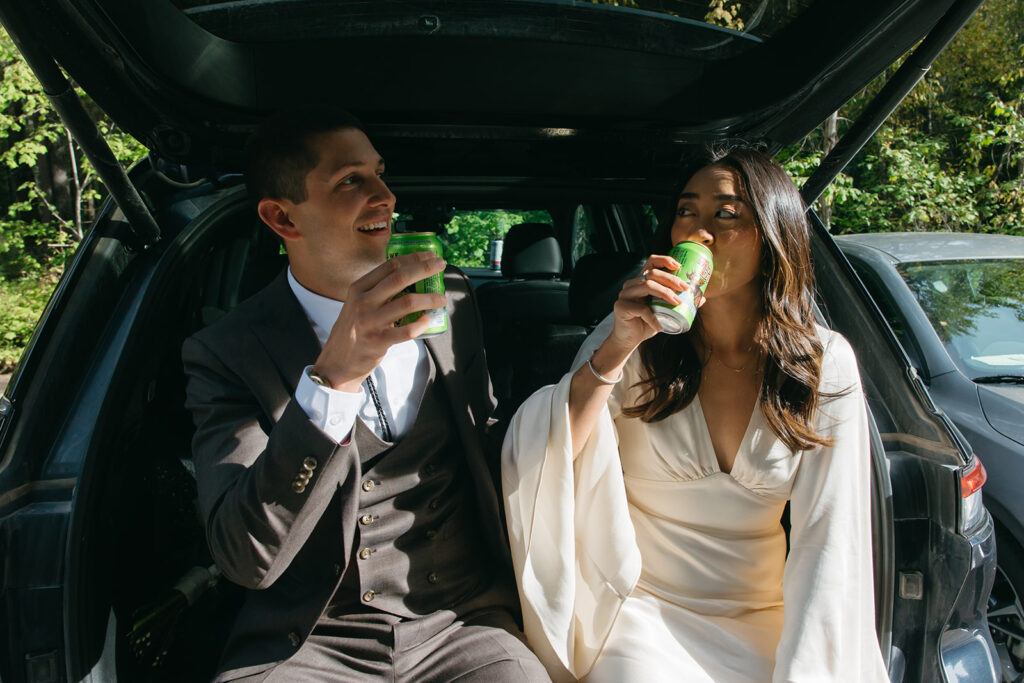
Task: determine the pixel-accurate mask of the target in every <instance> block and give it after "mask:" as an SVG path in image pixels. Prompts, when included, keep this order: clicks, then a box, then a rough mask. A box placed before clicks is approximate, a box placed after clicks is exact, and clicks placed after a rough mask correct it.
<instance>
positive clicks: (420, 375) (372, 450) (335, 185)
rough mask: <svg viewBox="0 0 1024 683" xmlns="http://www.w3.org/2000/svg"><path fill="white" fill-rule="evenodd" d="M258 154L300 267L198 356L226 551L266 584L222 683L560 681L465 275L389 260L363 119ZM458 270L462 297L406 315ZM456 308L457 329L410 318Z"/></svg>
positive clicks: (248, 607)
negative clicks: (550, 665)
mask: <svg viewBox="0 0 1024 683" xmlns="http://www.w3.org/2000/svg"><path fill="white" fill-rule="evenodd" d="M247 155H248V161H247V163H248V167H247V173H246V182H247V184H248V185H249V188H250V191H251V192H252V193H253V194H254V196H255V197H256V198H258V206H257V211H258V213H259V216H260V218H261V219H262V220H263V222H264V223H266V224H267V226H269V227H270V229H271V230H273V231H274V232H275V233H277V235H279V236H280V237H281V239H282V240H283V242H284V244H285V248H286V250H287V253H288V263H289V268H288V271H287V272H286V273H282V274H281V275H280V276H279V277H278V278H277V279H276V280H275V281H274V282H272V283H271V284H270V285H269V286H268V287H266V288H265V289H264V290H263V291H261V292H259V293H258V294H256V295H255V296H254V297H252V298H251V299H249V300H247V301H245V302H243V303H241V304H239V305H238V306H237V307H236V308H235V309H234V310H233V311H231V312H230V313H229V314H228V315H226V316H224V317H223V318H221V319H220V320H219V321H217V322H216V323H215V324H213V325H211V326H210V327H207V328H206V329H203V330H201V331H200V332H199V333H197V334H196V335H195V336H193V337H191V338H190V339H189V340H187V341H186V343H185V346H184V348H183V351H182V356H183V360H184V364H185V369H186V373H187V375H188V388H187V405H188V408H189V409H190V410H191V412H192V415H193V419H194V421H195V424H196V434H195V438H194V441H193V457H194V460H195V465H196V477H197V481H198V487H199V502H200V506H201V508H202V512H203V515H204V517H205V520H206V531H207V536H208V540H209V545H210V548H211V551H212V553H213V556H214V559H215V560H216V562H217V564H218V566H219V567H220V568H221V570H222V571H223V572H224V574H225V576H227V577H228V578H229V579H231V580H232V581H234V582H235V583H238V584H240V585H242V586H244V587H245V588H247V589H249V590H247V591H246V599H245V602H244V604H243V607H242V609H241V612H240V613H239V615H238V618H237V619H236V622H235V626H234V629H233V631H232V634H231V636H230V637H229V640H228V643H227V646H226V648H225V651H224V654H223V656H222V659H221V663H220V666H219V674H218V677H217V680H221V681H226V680H246V681H264V680H266V681H289V682H292V681H324V680H332V681H333V680H344V681H348V680H379V679H386V680H399V681H401V680H408V681H426V680H436V681H447V680H455V679H458V680H460V681H494V680H515V681H520V680H530V681H532V680H548V679H547V675H546V673H545V672H544V669H543V667H542V666H541V665H540V663H539V662H538V661H537V659H536V658H535V657H534V656H533V653H532V652H530V650H529V649H528V648H527V647H526V646H525V644H524V642H523V636H522V633H521V632H520V631H519V628H518V627H517V625H516V618H517V615H518V601H517V598H516V594H515V588H514V586H515V583H514V581H513V579H512V576H511V561H510V558H509V550H508V545H507V540H506V536H505V532H504V529H503V527H502V524H501V517H500V513H499V507H500V506H499V496H498V493H497V491H496V486H495V483H494V481H495V480H494V472H495V468H496V465H495V463H494V458H495V457H496V456H497V454H496V453H489V452H485V447H484V443H485V436H486V434H485V432H486V430H487V429H488V427H489V426H490V424H491V422H492V419H491V414H492V412H493V410H494V399H493V396H492V394H491V390H490V381H489V379H488V375H487V367H486V363H485V360H484V354H483V346H482V341H481V331H480V321H479V316H478V313H477V310H476V303H475V300H474V295H473V291H472V289H471V288H470V286H469V283H468V281H467V279H466V277H465V275H463V274H462V273H461V272H460V271H458V270H457V269H454V268H447V269H446V268H445V263H444V262H443V261H442V260H441V259H439V258H437V257H435V256H433V255H431V254H427V253H419V254H408V255H404V256H399V257H397V258H394V259H391V260H385V248H386V245H387V243H388V239H389V235H390V232H391V217H392V213H393V211H394V206H395V197H394V195H393V194H392V193H391V191H390V190H389V189H388V187H387V185H386V184H385V182H384V180H383V173H384V162H383V160H382V159H381V158H380V155H379V154H378V153H377V151H376V150H375V149H374V148H373V145H372V144H371V143H370V141H369V139H368V138H367V137H366V135H365V134H364V133H363V131H362V130H361V128H360V126H359V124H358V122H357V121H355V120H354V119H353V118H351V117H350V116H349V115H347V114H345V113H343V112H329V111H328V112H324V111H321V112H293V113H290V114H283V115H278V116H276V117H273V118H271V119H270V120H268V121H267V122H265V123H264V125H263V126H262V127H261V128H260V129H259V130H258V131H257V133H256V134H255V135H254V136H253V138H252V139H251V141H250V144H249V147H248V150H247ZM442 270H444V273H445V275H444V278H445V287H446V292H447V295H441V294H409V295H406V296H403V297H400V298H398V299H394V300H393V298H394V296H395V295H396V294H398V293H399V292H401V291H402V290H403V289H404V288H405V287H407V286H408V285H410V284H412V283H414V282H416V281H418V280H420V279H422V278H424V277H426V276H428V275H431V274H436V273H439V272H441V271H442ZM441 306H446V307H447V311H448V314H449V320H450V323H449V332H447V333H445V334H443V335H440V336H437V337H432V338H428V339H425V340H424V339H417V338H416V337H417V336H418V335H419V334H420V333H421V332H423V331H424V330H425V329H426V327H427V324H428V323H427V320H426V316H424V317H422V318H420V319H419V320H417V321H416V322H413V323H412V324H410V325H406V326H403V327H395V326H394V324H393V321H395V320H398V319H400V318H402V317H403V316H404V315H406V314H408V313H412V312H416V311H422V310H426V309H431V308H438V307H441Z"/></svg>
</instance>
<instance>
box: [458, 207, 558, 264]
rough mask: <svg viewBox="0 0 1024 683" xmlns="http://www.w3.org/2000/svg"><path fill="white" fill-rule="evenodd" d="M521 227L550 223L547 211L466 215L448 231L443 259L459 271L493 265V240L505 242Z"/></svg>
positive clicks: (479, 212)
mask: <svg viewBox="0 0 1024 683" xmlns="http://www.w3.org/2000/svg"><path fill="white" fill-rule="evenodd" d="M519 223H548V224H549V225H550V224H551V216H550V215H549V214H548V212H547V211H463V212H459V213H458V214H456V215H455V216H454V217H453V218H452V219H451V221H449V223H448V225H447V226H446V227H445V233H444V235H443V236H442V237H441V241H442V242H443V243H444V258H445V260H446V261H448V262H449V263H451V264H453V265H456V266H460V267H470V268H473V267H486V266H488V265H490V262H489V261H490V254H491V251H490V248H491V240H492V239H497V238H502V237H504V236H505V234H506V233H507V232H508V231H509V228H511V227H512V226H513V225H518V224H519Z"/></svg>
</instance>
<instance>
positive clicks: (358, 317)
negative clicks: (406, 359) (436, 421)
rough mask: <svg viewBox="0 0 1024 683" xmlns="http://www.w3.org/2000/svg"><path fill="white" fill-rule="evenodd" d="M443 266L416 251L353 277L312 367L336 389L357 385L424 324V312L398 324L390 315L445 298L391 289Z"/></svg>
mask: <svg viewBox="0 0 1024 683" xmlns="http://www.w3.org/2000/svg"><path fill="white" fill-rule="evenodd" d="M444 268H445V262H444V260H442V259H440V258H438V257H437V256H435V255H434V254H432V253H430V252H427V251H421V252H416V253H413V254H403V255H401V256H396V257H395V258H392V259H388V260H387V261H385V262H384V263H382V264H381V265H379V266H377V267H376V268H374V269H373V270H371V271H370V272H369V273H367V274H366V275H364V276H363V277H361V278H359V279H358V280H356V281H355V282H353V283H352V285H351V286H350V287H349V290H348V295H347V296H346V297H345V305H344V306H343V307H342V309H341V315H339V316H338V320H337V321H336V322H335V323H334V327H333V328H332V329H331V333H330V335H329V336H328V337H327V342H326V343H325V344H324V348H323V351H321V352H320V356H319V357H318V358H317V359H316V363H314V364H313V369H312V370H313V372H315V373H316V374H318V375H320V376H321V377H323V378H324V379H326V380H327V381H328V382H329V383H330V385H331V386H332V387H333V388H335V389H338V390H340V391H348V392H352V393H356V392H359V391H361V388H360V384H362V382H363V380H364V379H366V377H367V376H368V375H369V374H370V373H371V372H372V371H373V369H374V368H375V367H377V366H378V365H379V364H380V362H381V361H382V360H383V359H384V355H385V354H386V353H387V351H388V349H389V348H391V347H392V346H393V345H395V344H398V343H400V342H404V341H408V340H410V339H415V338H416V337H418V336H419V335H420V334H422V333H423V332H425V331H426V329H427V328H428V327H429V326H430V320H429V318H428V316H425V315H421V316H420V317H419V319H417V320H415V321H414V322H412V323H409V324H408V325H402V326H400V327H395V321H396V320H400V319H401V318H403V317H405V316H407V315H409V314H410V313H416V312H417V311H427V310H430V309H434V308H444V307H445V306H446V305H447V302H448V299H447V297H445V295H444V294H405V295H403V296H401V297H399V298H397V299H395V298H394V297H395V295H396V294H398V293H399V292H401V291H402V290H404V289H405V288H406V287H409V286H410V285H412V284H414V283H416V282H419V281H420V280H422V279H424V278H426V277H429V276H431V275H435V274H437V273H440V272H442V271H443V270H444ZM393 299H394V300H393Z"/></svg>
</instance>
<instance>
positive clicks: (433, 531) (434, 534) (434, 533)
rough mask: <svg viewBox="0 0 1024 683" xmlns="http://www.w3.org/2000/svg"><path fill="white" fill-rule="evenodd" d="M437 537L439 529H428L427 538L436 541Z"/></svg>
mask: <svg viewBox="0 0 1024 683" xmlns="http://www.w3.org/2000/svg"><path fill="white" fill-rule="evenodd" d="M436 537H437V529H427V538H429V539H434V538H436Z"/></svg>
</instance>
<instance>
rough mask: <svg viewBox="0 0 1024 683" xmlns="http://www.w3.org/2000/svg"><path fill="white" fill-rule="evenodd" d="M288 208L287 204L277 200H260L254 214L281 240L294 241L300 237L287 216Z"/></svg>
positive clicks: (288, 204)
mask: <svg viewBox="0 0 1024 683" xmlns="http://www.w3.org/2000/svg"><path fill="white" fill-rule="evenodd" d="M290 208H291V206H290V203H288V202H284V201H281V200H278V199H261V200H260V203H259V204H257V205H256V213H258V214H259V216H260V219H261V220H262V221H263V222H264V223H266V224H267V226H269V227H270V229H271V230H273V231H274V232H276V233H277V234H278V235H279V236H280V237H281V239H283V240H295V239H298V238H299V237H301V235H300V233H299V231H298V229H297V228H296V227H295V224H294V223H292V221H291V218H290V216H289V214H288V210H289V209H290Z"/></svg>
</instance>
